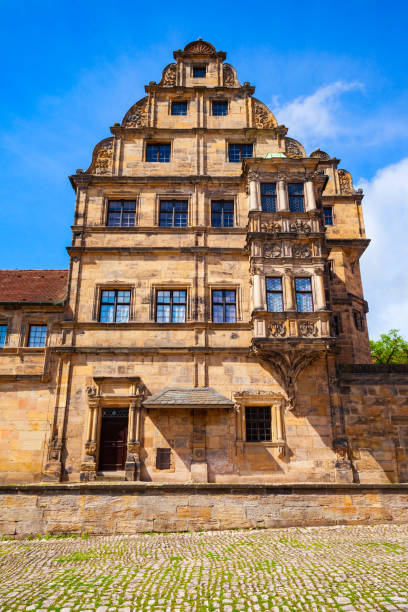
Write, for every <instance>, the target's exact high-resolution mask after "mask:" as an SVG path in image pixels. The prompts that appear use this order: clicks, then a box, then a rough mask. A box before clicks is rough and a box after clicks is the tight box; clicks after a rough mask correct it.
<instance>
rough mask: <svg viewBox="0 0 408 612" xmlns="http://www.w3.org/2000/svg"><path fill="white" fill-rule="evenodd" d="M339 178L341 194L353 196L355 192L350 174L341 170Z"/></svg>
mask: <svg viewBox="0 0 408 612" xmlns="http://www.w3.org/2000/svg"><path fill="white" fill-rule="evenodd" d="M338 177H339V183H340V190H341V193H342V194H343V195H352V194H353V192H354V190H353V181H352V178H351V174H350V172H347V170H339V171H338Z"/></svg>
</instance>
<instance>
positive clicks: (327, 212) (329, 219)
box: [323, 206, 333, 225]
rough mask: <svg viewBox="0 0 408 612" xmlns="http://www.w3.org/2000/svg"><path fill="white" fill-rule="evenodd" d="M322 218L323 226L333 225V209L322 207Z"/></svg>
mask: <svg viewBox="0 0 408 612" xmlns="http://www.w3.org/2000/svg"><path fill="white" fill-rule="evenodd" d="M323 216H324V224H325V225H333V207H332V206H323Z"/></svg>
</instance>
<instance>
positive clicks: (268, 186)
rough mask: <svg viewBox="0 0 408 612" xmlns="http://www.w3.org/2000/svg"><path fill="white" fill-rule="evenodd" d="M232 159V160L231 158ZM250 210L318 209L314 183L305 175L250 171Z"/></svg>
mask: <svg viewBox="0 0 408 612" xmlns="http://www.w3.org/2000/svg"><path fill="white" fill-rule="evenodd" d="M230 161H231V160H230ZM248 192H249V210H250V211H263V212H267V213H268V212H269V213H275V212H277V213H279V212H285V211H286V212H292V213H304V212H309V211H312V210H313V211H314V210H316V200H315V195H314V188H313V183H312V181H311V180H306V181H305V179H304V177H301V176H299V177H297V176H294V177H291V175H290V174H289V173H288V175H287V178H281V177H280V176H278V174H277V173H276V172H275V173H272V172H271V173H264V172H262V173H261V172H260V171H259V170H257V169H255V168H250V169H249V171H248Z"/></svg>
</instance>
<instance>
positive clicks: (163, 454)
mask: <svg viewBox="0 0 408 612" xmlns="http://www.w3.org/2000/svg"><path fill="white" fill-rule="evenodd" d="M170 453H171V449H170V448H157V449H156V470H169V469H170Z"/></svg>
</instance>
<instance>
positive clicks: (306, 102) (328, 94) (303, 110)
mask: <svg viewBox="0 0 408 612" xmlns="http://www.w3.org/2000/svg"><path fill="white" fill-rule="evenodd" d="M362 87H363V86H362V84H361V83H358V82H356V81H352V82H349V83H347V82H345V81H336V82H335V83H330V84H329V85H324V86H323V87H319V89H317V90H316V91H315V92H314V93H313V94H312V95H310V96H299V97H298V98H295V99H294V100H293V101H292V102H287V103H286V104H283V105H282V106H276V107H275V108H274V111H273V112H274V114H275V115H276V117H277V119H278V122H279V123H284V124H285V125H287V126H288V127H289V128H290V131H291V134H294V135H295V137H296V138H298V139H299V140H306V141H307V140H309V139H313V141H315V140H316V138H319V137H321V138H330V139H333V138H336V137H337V136H338V134H339V132H340V131H344V126H342V125H341V122H340V120H339V118H338V115H339V112H338V111H339V108H340V101H339V98H340V96H341V94H343V93H345V92H347V91H352V90H355V89H362Z"/></svg>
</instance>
